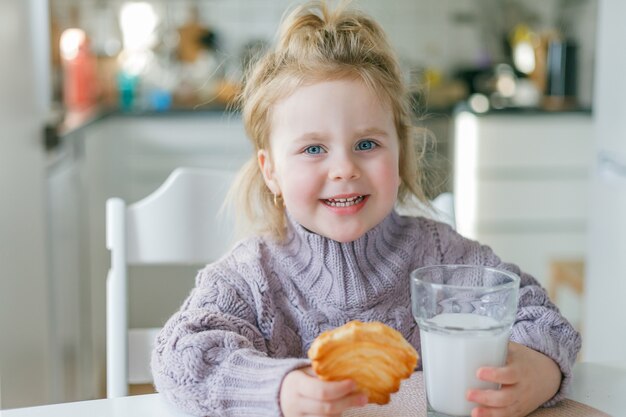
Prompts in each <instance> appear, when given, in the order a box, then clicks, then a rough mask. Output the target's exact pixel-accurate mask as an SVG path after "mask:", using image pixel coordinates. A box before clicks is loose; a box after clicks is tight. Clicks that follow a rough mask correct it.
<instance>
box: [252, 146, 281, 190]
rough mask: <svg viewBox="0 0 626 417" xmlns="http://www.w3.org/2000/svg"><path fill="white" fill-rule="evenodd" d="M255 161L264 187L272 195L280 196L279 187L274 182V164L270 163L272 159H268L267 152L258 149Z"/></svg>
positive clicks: (268, 154) (276, 182)
mask: <svg viewBox="0 0 626 417" xmlns="http://www.w3.org/2000/svg"><path fill="white" fill-rule="evenodd" d="M257 160H258V162H259V167H260V168H261V173H262V174H263V180H264V181H265V185H267V188H269V189H270V191H271V192H272V194H276V195H280V194H281V192H280V185H279V184H278V181H277V180H276V171H275V168H274V164H273V163H272V159H271V158H270V153H269V151H267V150H265V149H259V151H258V152H257Z"/></svg>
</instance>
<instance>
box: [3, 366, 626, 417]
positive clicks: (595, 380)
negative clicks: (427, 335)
mask: <svg viewBox="0 0 626 417" xmlns="http://www.w3.org/2000/svg"><path fill="white" fill-rule="evenodd" d="M568 398H570V399H572V400H575V401H578V402H580V403H583V404H586V405H589V406H591V407H594V408H597V409H598V410H601V411H604V412H605V413H608V414H610V415H612V416H614V417H621V416H626V363H617V364H595V363H579V364H577V365H576V366H575V367H574V382H573V384H572V391H571V393H570V395H569V396H568ZM0 416H1V417H137V416H150V417H189V415H188V414H185V413H183V412H181V411H179V410H177V409H175V408H174V407H173V406H172V405H170V404H169V403H168V402H167V401H165V399H164V398H163V397H161V396H160V395H159V394H149V395H137V396H133V397H122V398H115V399H107V400H93V401H81V402H75V403H65V404H54V405H46V406H40V407H29V408H18V409H14V410H3V411H0Z"/></svg>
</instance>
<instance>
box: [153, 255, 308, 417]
mask: <svg viewBox="0 0 626 417" xmlns="http://www.w3.org/2000/svg"><path fill="white" fill-rule="evenodd" d="M223 272H224V270H223V269H222V270H220V269H219V268H217V267H215V266H213V265H209V266H208V267H207V268H205V269H204V270H202V271H200V273H199V275H198V278H197V283H196V287H195V288H194V289H193V291H192V292H191V294H190V296H189V297H188V298H187V300H186V301H185V302H184V304H183V306H182V307H181V309H180V311H179V312H177V313H176V314H175V315H174V316H172V317H171V318H170V319H169V320H168V322H167V323H166V324H165V326H164V328H163V329H162V330H161V332H160V334H159V335H158V337H157V340H156V346H155V349H154V351H153V354H152V373H153V376H154V383H155V386H156V388H157V390H158V391H159V392H161V393H162V394H164V395H165V396H166V397H167V398H168V399H169V400H170V401H171V402H173V403H174V404H175V405H177V406H178V407H179V408H181V409H183V410H184V411H186V412H188V413H191V414H195V415H210V416H251V415H254V416H278V415H281V412H280V409H279V405H278V398H279V389H280V384H281V382H282V379H283V377H284V375H286V374H287V373H288V372H289V371H291V370H293V369H296V368H299V367H302V366H305V365H307V363H308V362H307V361H305V360H303V359H277V358H272V357H270V356H269V354H268V349H267V346H266V340H265V339H264V336H263V335H262V333H261V331H260V330H259V328H258V325H257V323H258V321H257V317H256V314H255V309H254V308H253V306H254V301H253V299H254V295H253V294H252V290H251V289H250V288H249V287H246V285H243V284H239V283H237V281H236V280H232V279H230V280H229V279H226V277H224V276H223V275H222V274H223Z"/></svg>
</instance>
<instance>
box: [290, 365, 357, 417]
mask: <svg viewBox="0 0 626 417" xmlns="http://www.w3.org/2000/svg"><path fill="white" fill-rule="evenodd" d="M365 404H367V396H366V395H365V394H362V393H360V392H358V391H356V384H355V383H354V381H351V380H345V381H333V382H331V381H322V380H320V379H319V378H318V377H317V376H315V373H314V372H313V369H312V368H310V367H308V368H302V369H296V370H295V371H291V372H289V373H288V374H287V375H286V376H285V378H284V379H283V383H282V384H281V386H280V409H281V410H282V412H283V414H284V416H285V417H294V416H305V415H306V416H337V417H339V416H341V413H343V412H344V411H345V410H347V409H348V408H351V407H361V406H364V405H365Z"/></svg>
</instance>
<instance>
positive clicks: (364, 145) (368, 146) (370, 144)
mask: <svg viewBox="0 0 626 417" xmlns="http://www.w3.org/2000/svg"><path fill="white" fill-rule="evenodd" d="M376 146H378V145H377V144H376V142H374V141H373V140H362V141H361V142H359V143H357V145H356V149H357V150H358V151H370V150H372V149H374V148H375V147H376Z"/></svg>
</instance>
